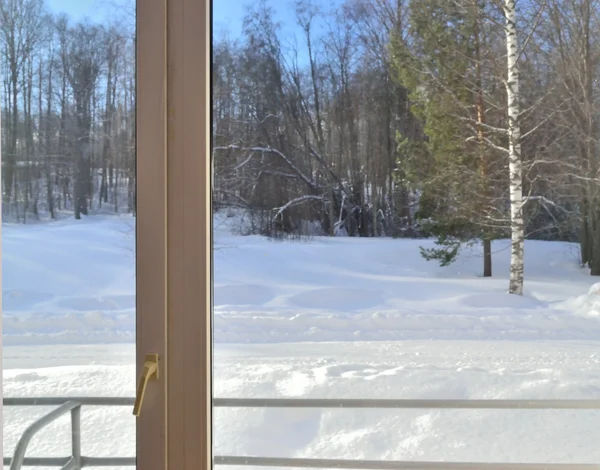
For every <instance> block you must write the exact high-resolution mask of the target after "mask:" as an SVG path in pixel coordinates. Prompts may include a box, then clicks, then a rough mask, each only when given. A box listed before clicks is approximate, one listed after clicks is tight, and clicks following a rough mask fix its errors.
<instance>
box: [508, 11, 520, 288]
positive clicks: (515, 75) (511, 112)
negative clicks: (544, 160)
mask: <svg viewBox="0 0 600 470" xmlns="http://www.w3.org/2000/svg"><path fill="white" fill-rule="evenodd" d="M504 14H505V16H506V52H507V68H508V74H507V80H506V93H507V98H508V138H509V144H508V145H509V155H508V167H509V172H510V183H509V184H510V222H511V224H510V225H511V241H512V244H511V252H510V282H509V288H508V291H509V293H510V294H516V295H523V271H524V252H525V250H524V248H525V246H524V245H525V223H524V220H523V168H522V163H521V129H520V127H519V112H520V109H519V99H520V97H519V64H518V42H517V23H516V0H504Z"/></svg>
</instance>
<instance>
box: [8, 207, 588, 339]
mask: <svg viewBox="0 0 600 470" xmlns="http://www.w3.org/2000/svg"><path fill="white" fill-rule="evenodd" d="M226 222H227V221H226V220H225V221H223V220H222V219H218V220H217V223H216V224H215V225H216V230H215V254H214V256H215V260H214V265H215V274H214V275H215V278H214V279H215V280H214V327H215V330H214V337H215V341H216V342H218V343H223V342H225V343H268V342H273V341H275V342H282V341H286V342H297V341H371V340H378V341H380V340H407V339H519V340H522V339H598V338H600V318H599V317H598V314H597V312H598V311H599V309H598V306H595V304H594V302H595V300H594V299H597V298H598V295H597V294H596V292H597V291H600V289H598V290H596V291H593V292H592V294H591V295H588V291H589V289H590V287H592V286H593V284H594V282H595V280H594V278H591V277H590V276H588V275H587V274H586V273H584V272H582V270H581V269H580V268H579V266H578V264H577V257H576V247H575V246H574V245H570V244H566V243H550V242H528V243H527V244H526V257H527V258H526V286H525V291H526V295H525V296H524V297H522V298H520V297H516V296H509V295H507V294H506V288H507V285H508V282H507V279H508V261H509V251H508V249H507V247H508V242H506V241H498V242H496V243H495V244H494V250H495V254H494V277H493V278H492V279H484V278H482V277H480V276H481V266H480V265H481V257H480V254H479V252H478V251H475V250H470V251H468V252H465V253H464V254H462V255H461V257H460V259H459V261H458V262H457V263H456V264H454V265H452V266H450V267H448V268H440V267H438V266H437V265H436V264H435V263H432V262H427V261H425V260H423V259H422V258H421V256H420V254H419V249H418V248H419V246H420V245H431V242H430V241H422V240H392V239H350V238H314V239H312V240H309V241H302V242H278V241H269V240H268V239H265V238H263V237H257V236H249V237H240V236H235V235H231V234H230V227H228V226H227V223H226ZM134 242H135V240H134V228H133V220H132V219H131V218H130V217H121V218H120V217H106V218H105V217H99V218H90V219H88V220H86V221H81V222H79V223H74V222H73V221H64V222H59V223H53V224H39V225H33V226H21V225H15V226H10V225H5V226H4V227H3V273H4V283H3V286H2V291H3V309H4V312H3V314H4V319H3V322H4V325H3V326H4V344H7V345H11V344H48V343H63V344H64V343H83V344H91V343H109V342H117V343H120V342H132V341H134V339H135V247H134ZM582 296H585V297H582ZM586 299H587V300H586ZM594 312H596V313H594Z"/></svg>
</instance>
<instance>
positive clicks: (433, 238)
mask: <svg viewBox="0 0 600 470" xmlns="http://www.w3.org/2000/svg"><path fill="white" fill-rule="evenodd" d="M515 4H516V6H515ZM599 14H600V4H598V2H594V1H588V0H581V1H577V2H571V3H569V5H566V3H565V2H561V1H558V0H548V1H543V2H537V1H533V2H531V1H519V2H515V1H514V0H503V1H476V0H464V1H462V0H455V1H445V0H443V1H442V0H414V1H412V0H333V1H325V0H297V1H294V2H280V1H275V0H272V1H270V0H264V1H263V0H260V1H259V0H256V1H241V0H222V1H218V2H215V3H214V5H213V26H214V28H213V38H212V41H213V57H212V66H213V70H212V80H213V81H212V86H213V88H212V93H213V103H212V116H213V123H212V146H213V163H214V188H213V206H214V210H213V221H214V309H213V319H214V340H215V344H214V353H215V354H214V358H215V364H214V380H215V383H214V398H215V399H221V398H228V399H236V398H238V399H249V398H254V399H259V398H260V399H265V400H267V401H268V399H280V400H282V399H289V398H298V399H302V400H306V399H335V400H343V399H360V400H369V399H390V400H392V399H393V400H403V399H425V400H427V399H439V400H450V399H460V400H477V399H480V400H488V399H493V400H508V399H511V400H543V399H561V400H582V399H595V400H597V399H599V398H600V375H599V369H598V353H597V351H598V347H599V346H600V344H599V343H598V340H599V339H600V321H599V315H600V314H599V312H600V310H599V305H600V304H599V303H598V300H597V298H598V292H599V286H600V284H597V281H598V277H597V276H598V275H600V244H598V243H597V240H600V219H599V217H600V215H599V214H600V213H599V212H598V210H597V208H598V207H599V204H600V199H599V198H600V196H599V195H600V183H599V181H598V171H599V169H600V165H599V159H598V137H599V135H600V134H599V130H600V127H599V123H600V121H599V118H598V116H599V113H598V96H597V93H598V91H597V90H598V87H597V83H598V78H599V76H600V75H599V73H600V69H599V68H598V65H597V61H596V59H595V58H597V57H598V53H600V43H598V40H597V37H598V34H597V33H598V28H599V27H600V24H599V23H598V18H600V16H599ZM222 403H223V402H219V401H217V402H216V406H215V413H214V420H215V425H214V429H215V440H214V452H215V455H216V456H217V457H216V458H217V463H219V462H221V463H230V464H231V463H234V462H237V463H238V464H240V465H250V464H252V465H254V466H256V467H261V466H266V465H271V464H274V462H273V461H268V460H263V461H257V460H252V459H245V457H265V458H268V457H281V458H312V459H367V460H388V461H389V460H396V461H404V460H408V461H445V462H452V461H456V462H500V463H502V462H504V463H514V462H523V463H542V464H543V463H563V464H568V465H574V464H575V463H591V462H597V461H598V458H600V451H599V450H598V446H597V444H596V442H597V440H598V437H599V434H598V426H597V422H598V419H600V413H599V412H598V410H593V409H586V410H565V409H543V410H516V409H508V410H497V409H496V410H491V409H477V410H471V409H465V410H456V409H453V410H444V409H440V408H433V409H429V408H427V407H425V408H424V409H420V408H419V409H402V406H404V405H405V403H398V404H397V406H398V407H397V408H394V409H377V408H373V409H370V408H368V407H366V406H363V407H362V408H360V409H356V408H354V409H346V405H347V404H344V403H339V404H338V405H336V406H335V407H334V408H336V409H331V408H325V407H323V406H321V405H323V403H321V404H320V405H316V406H313V407H304V408H300V407H298V406H300V405H302V403H305V402H301V401H295V402H294V403H292V404H289V403H288V405H289V406H290V408H286V407H279V408H275V407H271V408H269V407H267V405H268V403H267V402H263V403H262V404H259V405H257V406H248V407H244V406H238V407H233V406H221V405H222ZM227 403H228V405H232V404H234V402H232V401H228V402H227ZM279 403H280V404H281V402H279ZM271 404H274V403H271ZM469 404H473V403H472V402H468V403H467V406H468V405H469ZM579 404H580V405H581V403H579ZM237 405H239V403H237ZM253 405H256V403H254V404H253ZM363 405H364V403H363ZM375 405H376V404H374V406H375ZM513 405H514V404H513ZM530 405H531V404H530ZM554 405H556V406H557V407H558V406H560V405H562V406H564V405H565V404H564V403H555V404H554ZM473 406H475V405H473ZM507 406H508V405H507ZM515 406H516V405H515ZM235 457H240V458H241V460H239V461H236V460H235ZM284 463H285V462H281V461H280V462H279V465H282V466H285V465H283V464H284ZM335 466H336V465H335V464H333V463H332V464H331V467H332V468H333V467H335ZM306 467H307V468H310V465H309V464H307V465H306ZM401 467H402V465H398V468H401ZM478 468H479V467H478ZM481 468H482V469H483V468H484V467H481ZM573 468H576V467H573Z"/></svg>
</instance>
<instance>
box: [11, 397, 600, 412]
mask: <svg viewBox="0 0 600 470" xmlns="http://www.w3.org/2000/svg"><path fill="white" fill-rule="evenodd" d="M67 401H75V402H77V403H80V404H81V405H85V406H133V403H134V398H132V397H37V398H36V397H19V398H4V399H3V403H4V406H58V405H62V404H64V403H65V402H67ZM213 406H214V407H217V408H224V407H228V408H372V409H389V408H396V409H436V408H437V409H519V410H523V409H531V410H543V409H547V410H548V409H555V410H559V409H563V410H567V409H579V410H586V409H587V410H594V409H600V400H438V399H427V400H420V399H415V400H412V399H401V400H394V399H381V400H378V399H332V398H323V399H320V398H307V399H305V398H214V399H213Z"/></svg>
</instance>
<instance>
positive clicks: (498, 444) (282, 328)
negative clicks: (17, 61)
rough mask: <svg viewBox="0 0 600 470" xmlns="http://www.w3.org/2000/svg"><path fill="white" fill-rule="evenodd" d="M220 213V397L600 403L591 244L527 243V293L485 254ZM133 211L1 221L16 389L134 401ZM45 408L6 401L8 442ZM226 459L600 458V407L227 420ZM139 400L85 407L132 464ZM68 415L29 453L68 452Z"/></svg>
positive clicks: (294, 414) (9, 366) (90, 422)
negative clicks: (582, 259)
mask: <svg viewBox="0 0 600 470" xmlns="http://www.w3.org/2000/svg"><path fill="white" fill-rule="evenodd" d="M240 223H241V222H240V221H239V219H238V218H235V217H234V218H231V219H228V218H226V217H221V216H219V217H218V218H217V219H216V220H215V281H214V300H215V312H214V313H215V317H214V323H215V334H214V336H215V341H216V346H215V394H216V396H220V397H300V396H302V397H311V398H317V397H324V398H333V397H336V398H596V399H597V398H600V348H599V346H600V341H599V342H596V341H598V340H600V289H599V288H598V287H597V286H594V282H595V281H596V280H597V279H594V278H591V277H589V276H588V275H587V273H586V272H584V270H582V269H580V267H579V266H578V263H577V246H575V245H569V244H564V243H544V242H528V243H527V244H526V285H525V291H526V295H525V296H524V297H523V298H518V297H514V296H508V295H507V294H506V288H507V285H508V281H507V277H508V260H509V251H508V249H507V247H508V244H507V242H506V241H499V242H496V243H495V244H494V251H495V253H494V271H495V272H494V278H492V279H483V278H482V277H481V257H480V254H479V251H478V250H477V249H476V250H474V251H470V252H465V253H463V254H462V255H461V257H460V259H459V261H458V262H457V263H456V264H454V265H452V266H450V267H448V268H440V267H437V266H436V265H435V264H433V263H428V262H426V261H424V260H423V259H422V258H421V257H420V255H419V250H418V247H419V245H428V244H430V242H427V241H419V240H392V239H347V238H346V239H344V238H336V239H332V238H313V239H310V240H307V241H299V242H281V241H270V240H267V239H265V238H262V237H257V236H250V237H242V236H238V235H235V233H234V232H235V229H236V228H238V227H239V225H240ZM133 234H134V231H133V222H132V219H130V218H125V217H122V218H121V217H107V218H91V219H89V220H86V221H80V222H77V223H76V222H74V221H62V222H57V223H52V224H40V225H27V226H21V225H4V226H3V240H2V241H3V303H4V305H3V309H4V313H3V314H4V319H3V322H4V325H3V328H4V337H3V340H4V345H5V346H4V373H3V375H4V394H5V396H51V395H54V396H65V395H72V396H82V395H104V396H133V394H134V389H135V381H136V377H135V371H134V365H133V362H134V341H135V272H134V260H135V247H134V235H133ZM47 411H48V408H35V409H31V408H8V409H5V416H4V452H5V455H11V454H12V452H13V450H14V446H15V444H16V441H17V439H18V437H19V435H20V434H21V433H22V432H23V430H24V429H25V428H26V426H27V425H28V424H30V423H31V422H32V421H33V420H34V419H35V418H36V417H38V416H40V415H41V414H43V413H46V412H47ZM214 419H215V453H216V454H221V455H222V454H228V455H260V456H280V457H293V456H302V457H314V458H319V457H321V458H365V459H390V460H391V459H394V460H459V461H488V462H492V461H496V462H499V461H506V462H515V461H524V462H562V463H573V462H581V463H592V462H598V461H600V448H599V446H598V442H600V413H598V412H590V411H521V412H513V411H439V410H412V411H402V410H398V411H390V410H383V411H371V410H275V409H271V410H250V409H248V410H247V409H235V410H226V409H218V410H216V412H215V416H214ZM134 431H135V420H134V418H133V416H132V414H131V410H130V409H129V408H115V409H108V408H97V409H95V408H87V407H84V409H83V451H84V454H85V455H87V456H133V455H134V452H135V448H134ZM69 446H70V431H69V421H68V418H65V419H63V420H61V421H59V422H57V423H55V424H54V425H52V426H51V427H49V428H47V429H46V430H45V431H44V432H43V433H41V434H40V435H38V436H37V437H36V438H35V439H34V441H32V443H31V446H30V452H28V456H42V455H43V456H64V455H67V454H68V453H69Z"/></svg>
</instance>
